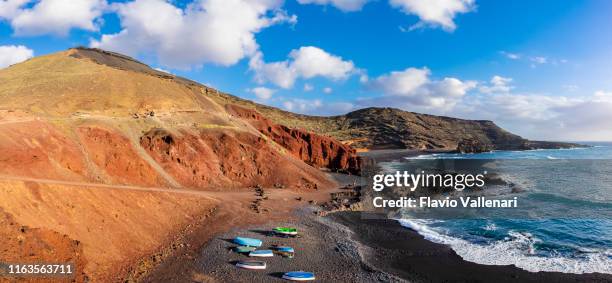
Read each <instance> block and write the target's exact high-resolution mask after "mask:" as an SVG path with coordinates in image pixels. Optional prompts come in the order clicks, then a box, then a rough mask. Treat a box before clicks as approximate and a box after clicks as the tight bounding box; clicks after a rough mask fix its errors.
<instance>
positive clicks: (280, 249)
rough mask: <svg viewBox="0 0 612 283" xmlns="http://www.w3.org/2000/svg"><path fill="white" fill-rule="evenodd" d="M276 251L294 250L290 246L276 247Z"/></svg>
mask: <svg viewBox="0 0 612 283" xmlns="http://www.w3.org/2000/svg"><path fill="white" fill-rule="evenodd" d="M276 251H278V252H283V253H294V252H295V250H294V249H293V248H292V247H277V248H276Z"/></svg>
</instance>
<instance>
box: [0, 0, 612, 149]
mask: <svg viewBox="0 0 612 283" xmlns="http://www.w3.org/2000/svg"><path fill="white" fill-rule="evenodd" d="M433 4H435V5H433ZM611 18H612V2H610V1H606V0H591V1H578V0H576V1H549V0H539V1H520V0H513V1H496V0H435V1H434V0H370V1H368V0H287V1H281V0H252V1H247V0H197V1H193V2H192V1H170V2H168V1H163V0H135V1H120V2H116V1H110V2H107V1H104V0H79V1H67V0H42V1H28V0H0V67H6V66H7V65H8V64H10V63H16V62H18V61H20V60H24V59H26V58H28V57H30V56H32V55H34V56H39V55H44V54H48V53H53V52H57V51H61V50H64V49H67V48H69V47H73V46H77V45H84V46H95V47H101V48H104V49H110V50H114V51H119V52H122V53H127V54H128V55H131V56H134V57H136V58H138V59H140V60H142V61H144V62H145V63H147V64H149V65H151V66H153V67H156V68H161V69H163V70H166V71H169V72H171V73H174V74H177V75H181V76H185V77H188V78H191V79H194V80H197V81H199V82H202V83H205V84H208V85H211V86H213V87H216V88H218V89H220V90H222V91H226V92H229V93H232V94H235V95H238V96H241V97H244V98H247V99H252V100H256V101H258V102H261V103H265V104H269V105H274V106H278V107H281V108H284V109H287V110H291V111H295V112H301V113H306V114H314V115H333V114H342V113H345V112H347V111H351V110H355V109H358V108H363V107H368V106H388V107H397V108H401V109H404V110H408V111H415V112H422V113H430V114H438V115H447V116H456V117H461V118H467V119H489V120H493V121H495V122H496V123H498V124H499V125H501V126H502V127H504V128H507V129H509V130H511V131H513V132H515V133H518V134H521V135H523V136H525V137H528V138H533V139H561V140H612V127H609V126H610V122H608V121H612V114H611V113H612V111H611V110H612V80H611V79H610V78H612V67H610V66H612V56H611V55H612V48H611V47H612V29H610V28H608V27H609V26H610V24H611V23H610V19H611Z"/></svg>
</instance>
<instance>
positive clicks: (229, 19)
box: [91, 0, 297, 69]
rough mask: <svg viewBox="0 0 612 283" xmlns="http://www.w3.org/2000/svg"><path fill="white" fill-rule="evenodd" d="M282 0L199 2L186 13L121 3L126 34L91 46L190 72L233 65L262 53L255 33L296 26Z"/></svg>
mask: <svg viewBox="0 0 612 283" xmlns="http://www.w3.org/2000/svg"><path fill="white" fill-rule="evenodd" d="M282 4H283V1H282V0H196V1H195V2H193V3H191V4H189V5H188V6H187V7H186V8H185V9H181V8H178V7H176V6H174V5H173V4H171V3H169V2H166V1H163V0H136V1H133V2H128V3H121V4H115V5H114V9H115V10H116V11H117V14H118V15H119V18H120V19H121V26H122V30H121V31H120V32H119V33H115V34H105V35H102V37H101V38H100V40H94V41H92V42H91V45H92V46H93V47H100V48H104V49H109V50H113V51H117V52H122V53H127V54H130V55H133V56H135V55H137V54H140V53H147V54H155V55H156V56H157V59H158V60H159V63H160V64H162V65H165V66H168V67H173V68H181V69H185V68H190V67H193V66H200V65H202V64H204V63H214V64H219V65H223V66H230V65H233V64H235V63H237V62H238V61H239V60H241V59H243V58H245V57H250V56H253V55H254V54H256V52H257V50H258V49H259V46H258V44H257V42H256V40H255V34H256V33H258V32H260V31H261V30H262V29H264V28H267V27H269V26H271V25H274V24H277V23H281V22H289V23H295V22H296V21H297V17H296V16H289V15H287V13H286V12H285V11H283V10H281V9H280V8H281V6H282Z"/></svg>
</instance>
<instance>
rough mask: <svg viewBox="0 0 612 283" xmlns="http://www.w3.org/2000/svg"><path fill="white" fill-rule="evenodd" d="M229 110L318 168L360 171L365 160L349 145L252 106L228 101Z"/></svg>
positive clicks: (347, 171) (355, 172) (358, 172)
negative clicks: (295, 126) (278, 119)
mask: <svg viewBox="0 0 612 283" xmlns="http://www.w3.org/2000/svg"><path fill="white" fill-rule="evenodd" d="M226 108H227V109H228V111H229V112H230V113H232V114H234V115H236V116H238V117H240V118H242V119H244V120H247V121H248V122H249V123H250V124H251V125H252V126H253V127H255V128H256V129H257V130H258V131H259V132H261V133H262V134H264V135H266V136H267V137H269V138H271V139H272V140H273V141H274V142H276V143H278V144H279V145H281V146H283V147H284V148H285V149H287V150H288V151H289V153H291V154H292V155H293V156H295V157H297V158H299V159H301V160H303V161H304V162H306V163H308V164H310V165H312V166H314V167H317V168H329V169H330V170H333V171H338V172H346V173H351V174H360V173H361V172H360V171H361V166H362V164H363V161H362V159H361V157H359V156H357V153H356V151H355V150H354V149H353V148H351V147H350V146H348V145H345V144H342V143H341V142H339V141H337V140H335V139H333V138H330V137H326V136H322V135H318V134H315V133H312V132H308V131H305V130H301V129H291V128H289V127H286V126H283V125H278V124H275V123H274V122H272V121H271V120H269V119H267V118H266V117H264V116H262V115H261V114H259V113H258V112H257V111H255V110H252V109H247V108H243V107H240V106H237V105H233V104H228V105H227V106H226Z"/></svg>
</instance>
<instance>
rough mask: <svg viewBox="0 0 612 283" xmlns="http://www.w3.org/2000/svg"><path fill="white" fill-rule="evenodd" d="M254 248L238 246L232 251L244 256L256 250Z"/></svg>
mask: <svg viewBox="0 0 612 283" xmlns="http://www.w3.org/2000/svg"><path fill="white" fill-rule="evenodd" d="M256 249H257V248H256V247H247V246H239V247H235V248H234V251H235V252H237V253H239V254H246V253H250V252H252V251H254V250H256Z"/></svg>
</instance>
